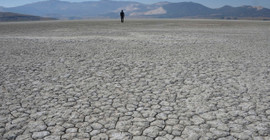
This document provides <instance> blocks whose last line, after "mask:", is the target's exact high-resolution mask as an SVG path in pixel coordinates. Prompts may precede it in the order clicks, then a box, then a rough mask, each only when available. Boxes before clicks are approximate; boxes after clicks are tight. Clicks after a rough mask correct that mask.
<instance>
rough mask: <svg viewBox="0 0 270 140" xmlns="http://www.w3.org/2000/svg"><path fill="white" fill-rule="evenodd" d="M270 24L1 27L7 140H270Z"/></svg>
mask: <svg viewBox="0 0 270 140" xmlns="http://www.w3.org/2000/svg"><path fill="white" fill-rule="evenodd" d="M269 44H270V22H261V21H215V20H131V21H127V22H126V23H124V24H120V23H119V21H114V20H103V21H50V22H22V23H0V59H1V62H0V93H1V96H0V139H1V140H2V139H3V140H6V139H10V140H12V139H16V140H26V139H27V140H31V139H44V140H60V139H61V140H65V139H66V140H71V139H74V140H75V139H77V140H84V139H93V140H98V139H120V140H124V139H134V140H148V139H149V140H152V139H156V140H166V139H169V140H171V139H175V140H180V139H191V140H196V139H200V140H204V139H219V140H234V139H258V140H269V139H270V74H269V73H270V45H269Z"/></svg>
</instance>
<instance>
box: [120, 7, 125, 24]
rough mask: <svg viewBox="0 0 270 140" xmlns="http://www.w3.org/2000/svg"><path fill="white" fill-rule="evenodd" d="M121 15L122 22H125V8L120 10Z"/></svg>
mask: <svg viewBox="0 0 270 140" xmlns="http://www.w3.org/2000/svg"><path fill="white" fill-rule="evenodd" d="M120 17H121V22H122V23H123V22H124V18H125V13H124V11H123V10H122V11H121V12H120Z"/></svg>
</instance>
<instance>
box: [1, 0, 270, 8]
mask: <svg viewBox="0 0 270 140" xmlns="http://www.w3.org/2000/svg"><path fill="white" fill-rule="evenodd" d="M38 1H45V0H0V6H4V7H15V6H20V5H24V4H29V3H33V2H38ZM62 1H70V2H82V1H98V0H62ZM118 1H137V2H141V3H147V4H150V3H156V2H160V1H169V2H183V1H192V2H196V3H200V4H203V5H205V6H208V7H211V8H219V7H222V6H224V5H231V6H242V5H253V6H263V7H267V8H270V0H118Z"/></svg>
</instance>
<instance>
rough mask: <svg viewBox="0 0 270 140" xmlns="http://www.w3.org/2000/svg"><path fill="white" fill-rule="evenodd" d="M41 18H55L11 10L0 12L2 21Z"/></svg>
mask: <svg viewBox="0 0 270 140" xmlns="http://www.w3.org/2000/svg"><path fill="white" fill-rule="evenodd" d="M41 20H55V19H54V18H46V17H45V18H44V17H39V16H31V15H24V14H17V13H11V12H0V22H2V21H41Z"/></svg>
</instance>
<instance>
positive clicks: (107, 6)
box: [0, 0, 270, 19]
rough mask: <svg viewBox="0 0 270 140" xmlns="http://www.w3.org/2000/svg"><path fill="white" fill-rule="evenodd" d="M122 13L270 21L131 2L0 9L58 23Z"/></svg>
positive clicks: (244, 12) (241, 11)
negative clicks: (62, 20) (49, 18)
mask: <svg viewBox="0 0 270 140" xmlns="http://www.w3.org/2000/svg"><path fill="white" fill-rule="evenodd" d="M122 9H123V10H124V11H125V13H126V16H127V17H129V18H149V17H150V18H218V19H242V18H244V19H270V9H267V8H263V7H252V6H241V7H231V6H224V7H221V8H216V9H212V8H208V7H206V6H203V5H201V4H197V3H193V2H180V3H170V2H159V3H155V4H142V3H139V2H132V1H111V0H101V1H87V2H66V1H60V0H48V1H42V2H36V3H32V4H27V5H23V6H18V7H12V8H5V7H0V12H1V11H2V12H15V13H21V14H28V15H36V16H42V17H53V18H58V19H88V18H119V12H120V11H121V10H122Z"/></svg>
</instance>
